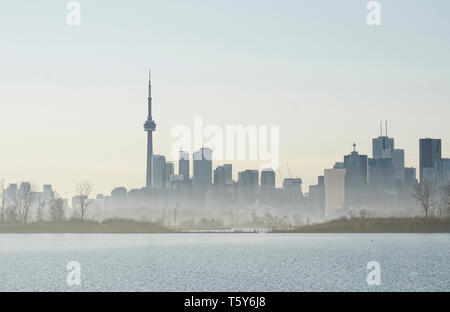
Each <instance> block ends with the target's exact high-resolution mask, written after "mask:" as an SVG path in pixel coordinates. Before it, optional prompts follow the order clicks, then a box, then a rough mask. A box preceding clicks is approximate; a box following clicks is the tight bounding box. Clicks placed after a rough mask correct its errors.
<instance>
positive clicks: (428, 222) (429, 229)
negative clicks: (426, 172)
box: [276, 217, 450, 233]
mask: <svg viewBox="0 0 450 312" xmlns="http://www.w3.org/2000/svg"><path fill="white" fill-rule="evenodd" d="M276 232H278V233H450V218H431V217H428V218H426V217H421V218H419V217H418V218H351V219H344V218H343V219H337V220H332V221H328V222H325V223H318V224H311V225H304V226H301V227H297V228H293V229H290V230H276Z"/></svg>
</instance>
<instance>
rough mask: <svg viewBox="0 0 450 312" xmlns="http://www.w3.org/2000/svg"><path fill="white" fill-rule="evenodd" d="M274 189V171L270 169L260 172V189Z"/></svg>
mask: <svg viewBox="0 0 450 312" xmlns="http://www.w3.org/2000/svg"><path fill="white" fill-rule="evenodd" d="M274 188H275V171H273V170H272V169H271V168H267V169H263V170H262V171H261V189H262V190H269V189H274Z"/></svg>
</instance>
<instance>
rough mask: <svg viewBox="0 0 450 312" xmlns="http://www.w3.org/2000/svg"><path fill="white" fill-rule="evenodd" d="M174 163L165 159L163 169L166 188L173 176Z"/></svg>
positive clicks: (168, 186)
mask: <svg viewBox="0 0 450 312" xmlns="http://www.w3.org/2000/svg"><path fill="white" fill-rule="evenodd" d="M174 172H175V169H174V165H173V162H172V161H166V168H165V170H164V182H165V184H166V186H165V187H166V188H170V181H171V179H172V177H173V176H174Z"/></svg>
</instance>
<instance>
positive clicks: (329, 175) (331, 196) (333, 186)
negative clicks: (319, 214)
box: [324, 168, 345, 216]
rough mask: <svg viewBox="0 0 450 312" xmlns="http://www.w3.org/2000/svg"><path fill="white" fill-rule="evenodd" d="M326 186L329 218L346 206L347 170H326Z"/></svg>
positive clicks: (326, 203)
mask: <svg viewBox="0 0 450 312" xmlns="http://www.w3.org/2000/svg"><path fill="white" fill-rule="evenodd" d="M324 184H325V215H327V216H328V215H330V214H332V213H333V212H334V211H336V210H339V209H341V208H343V207H344V205H345V169H340V168H333V169H325V171H324Z"/></svg>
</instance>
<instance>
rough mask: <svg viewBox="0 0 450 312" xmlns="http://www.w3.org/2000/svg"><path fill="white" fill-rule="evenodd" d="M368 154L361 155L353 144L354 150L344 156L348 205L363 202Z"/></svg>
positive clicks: (346, 200)
mask: <svg viewBox="0 0 450 312" xmlns="http://www.w3.org/2000/svg"><path fill="white" fill-rule="evenodd" d="M367 165H368V162H367V155H360V154H359V153H358V152H357V151H356V144H353V152H351V153H350V154H349V155H346V156H344V168H345V170H346V171H345V202H346V204H347V205H348V206H354V205H356V206H358V205H361V204H362V202H363V195H364V191H365V187H366V185H367Z"/></svg>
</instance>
